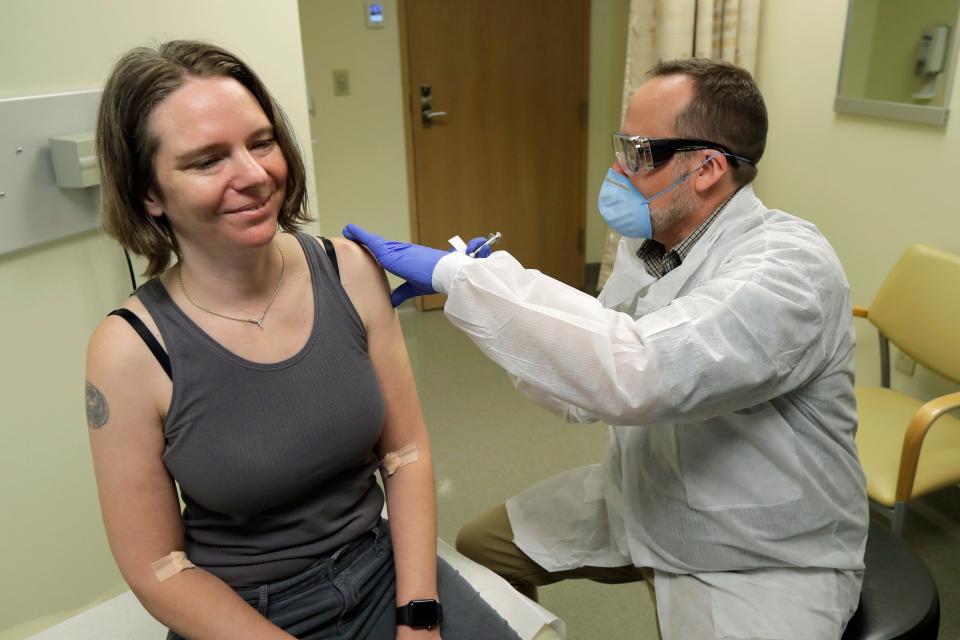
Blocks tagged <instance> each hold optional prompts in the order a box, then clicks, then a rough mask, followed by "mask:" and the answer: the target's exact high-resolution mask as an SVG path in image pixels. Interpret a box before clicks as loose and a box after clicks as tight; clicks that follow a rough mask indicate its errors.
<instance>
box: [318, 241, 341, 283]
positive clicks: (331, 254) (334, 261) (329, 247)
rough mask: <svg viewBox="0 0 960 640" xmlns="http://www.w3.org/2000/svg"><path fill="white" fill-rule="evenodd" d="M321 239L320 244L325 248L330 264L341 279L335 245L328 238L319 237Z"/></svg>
mask: <svg viewBox="0 0 960 640" xmlns="http://www.w3.org/2000/svg"><path fill="white" fill-rule="evenodd" d="M317 237H318V238H320V242H322V243H323V248H324V249H325V250H326V252H327V257H328V258H330V264H332V265H333V270H334V271H336V272H337V277H338V278H339V277H340V266H339V265H338V264H337V252H336V251H334V249H333V243H332V242H330V240H328V239H327V238H324V237H323V236H317Z"/></svg>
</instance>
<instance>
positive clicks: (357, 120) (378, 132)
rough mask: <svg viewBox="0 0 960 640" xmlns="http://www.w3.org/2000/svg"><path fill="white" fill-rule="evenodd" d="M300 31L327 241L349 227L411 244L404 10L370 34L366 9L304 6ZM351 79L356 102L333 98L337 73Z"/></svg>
mask: <svg viewBox="0 0 960 640" xmlns="http://www.w3.org/2000/svg"><path fill="white" fill-rule="evenodd" d="M299 5H300V28H301V30H302V33H303V55H304V64H305V67H306V78H307V86H308V91H309V93H310V96H311V97H312V98H313V103H314V106H315V113H314V114H313V115H312V116H311V117H310V130H311V135H312V136H313V143H312V147H313V153H314V158H315V159H316V169H315V175H316V183H317V198H316V200H315V207H314V211H315V212H316V215H317V216H318V217H319V219H320V226H321V228H322V229H323V232H324V233H325V234H330V235H340V230H341V229H343V227H344V225H345V224H346V223H348V222H353V223H356V224H360V225H362V226H366V227H367V228H369V229H371V230H374V231H376V232H377V233H380V234H381V235H383V236H384V237H387V238H391V239H394V240H405V241H409V239H410V208H409V205H408V200H407V171H406V151H405V146H404V132H403V125H404V122H403V117H404V115H403V97H402V87H401V81H400V36H399V29H398V27H397V3H396V1H395V0H386V1H385V2H383V5H384V16H385V24H384V26H383V27H382V28H380V29H368V28H367V27H366V25H365V22H364V15H363V3H362V2H354V1H353V0H300V3H299ZM334 69H346V70H348V71H349V72H350V95H349V96H334V95H333V70H334Z"/></svg>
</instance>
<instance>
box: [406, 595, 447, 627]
mask: <svg viewBox="0 0 960 640" xmlns="http://www.w3.org/2000/svg"><path fill="white" fill-rule="evenodd" d="M441 622H443V609H442V608H441V607H440V603H439V602H437V601H436V600H411V601H410V602H408V603H407V604H405V605H403V606H402V607H397V624H398V625H400V624H402V625H406V626H408V627H410V628H411V629H433V628H434V627H436V626H439V625H440V623H441Z"/></svg>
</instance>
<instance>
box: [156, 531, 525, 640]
mask: <svg viewBox="0 0 960 640" xmlns="http://www.w3.org/2000/svg"><path fill="white" fill-rule="evenodd" d="M437 588H438V589H439V592H440V602H441V603H442V604H443V618H444V619H443V623H442V624H441V625H440V632H441V634H442V635H443V638H444V640H501V639H502V640H519V636H518V635H517V634H516V632H514V631H513V630H512V629H511V628H510V627H509V626H508V625H507V623H506V621H505V620H504V619H503V618H501V617H500V616H499V614H497V612H496V611H494V610H493V609H492V608H491V607H490V605H488V604H487V603H486V602H485V601H484V600H483V599H482V598H481V597H480V594H478V593H477V592H476V591H475V590H474V589H473V587H471V586H470V584H469V583H468V582H467V581H466V580H464V579H463V578H462V577H461V576H460V574H459V573H457V572H456V571H454V570H453V569H452V568H451V567H450V565H448V564H447V563H446V562H444V561H443V560H442V559H441V558H437ZM237 593H238V594H239V595H240V596H241V597H242V598H243V599H244V600H246V601H247V602H248V603H250V605H251V606H252V607H254V608H255V609H256V610H257V611H259V612H260V613H261V614H263V615H264V616H266V617H267V618H268V619H269V620H270V621H271V622H273V623H274V624H276V625H277V626H279V627H280V628H282V629H284V630H285V631H287V632H288V633H290V634H292V635H294V636H296V637H297V638H300V639H302V640H361V639H364V638H366V639H369V640H394V638H395V636H396V629H397V625H396V622H395V616H396V613H395V612H396V604H395V595H396V576H395V574H394V567H393V546H392V544H391V542H390V530H389V528H388V526H387V523H386V521H383V520H381V521H380V524H379V525H377V527H376V528H374V529H373V531H371V532H370V533H367V534H364V535H363V536H360V537H359V538H358V539H356V540H354V541H353V542H350V543H349V544H346V545H344V546H343V547H341V548H340V549H337V550H336V551H335V552H333V553H332V554H330V555H329V556H327V557H325V558H321V559H320V560H318V561H317V562H315V563H314V564H313V565H311V566H310V567H309V568H307V569H306V570H304V571H302V572H301V573H299V574H298V575H295V576H293V577H291V578H287V579H285V580H280V581H278V582H271V583H269V584H263V585H260V586H258V587H250V588H246V589H239V590H238V591H237ZM167 640H184V639H183V636H180V635H177V634H176V633H174V632H173V631H170V632H169V633H168V634H167Z"/></svg>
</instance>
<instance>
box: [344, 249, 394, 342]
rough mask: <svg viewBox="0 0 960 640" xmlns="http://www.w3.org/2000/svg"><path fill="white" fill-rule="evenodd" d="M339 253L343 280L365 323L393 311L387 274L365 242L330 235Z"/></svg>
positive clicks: (345, 288) (367, 323)
mask: <svg viewBox="0 0 960 640" xmlns="http://www.w3.org/2000/svg"><path fill="white" fill-rule="evenodd" d="M329 240H330V242H331V243H332V244H333V248H334V251H336V254H337V264H338V266H339V269H340V283H341V284H342V285H343V288H344V290H345V291H346V292H347V295H348V296H349V298H350V300H351V301H352V302H353V304H354V306H355V307H356V308H357V311H358V312H360V317H361V318H362V319H363V321H364V324H366V325H368V326H369V324H370V321H371V320H374V319H375V318H376V317H377V316H380V315H382V314H386V313H388V312H390V311H392V310H393V307H392V306H390V287H389V285H388V283H387V277H386V274H385V273H384V272H383V269H382V268H381V267H380V265H379V264H377V261H376V259H375V258H374V257H373V255H371V254H370V252H369V251H367V250H366V249H365V248H364V247H363V246H362V245H359V244H357V243H356V242H353V241H352V240H347V239H346V238H341V237H332V238H329Z"/></svg>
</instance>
